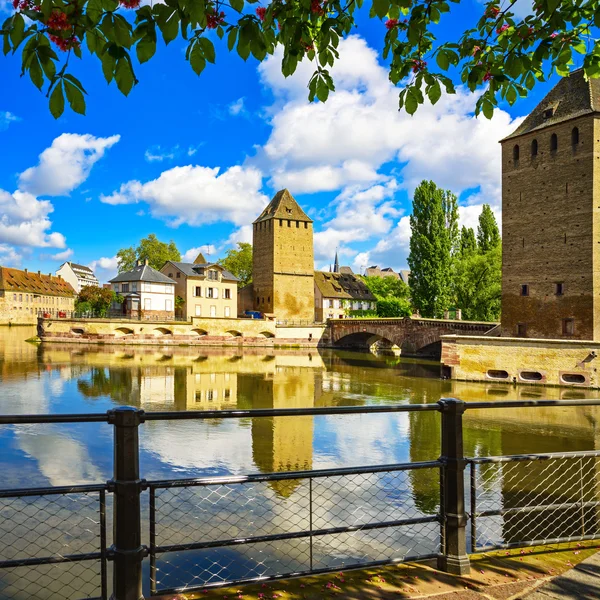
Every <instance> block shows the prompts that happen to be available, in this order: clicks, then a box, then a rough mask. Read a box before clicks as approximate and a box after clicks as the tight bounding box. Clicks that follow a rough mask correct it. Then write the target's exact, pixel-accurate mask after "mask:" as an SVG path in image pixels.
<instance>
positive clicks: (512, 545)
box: [474, 532, 600, 553]
mask: <svg viewBox="0 0 600 600" xmlns="http://www.w3.org/2000/svg"><path fill="white" fill-rule="evenodd" d="M597 539H600V532H599V533H597V534H595V535H577V536H574V537H557V538H550V539H547V540H531V541H523V542H509V543H501V544H489V545H487V546H476V548H475V550H474V552H476V553H479V552H488V551H490V550H501V549H503V548H504V549H506V550H508V549H509V548H529V547H530V546H547V545H549V544H566V543H567V542H585V541H586V540H597Z"/></svg>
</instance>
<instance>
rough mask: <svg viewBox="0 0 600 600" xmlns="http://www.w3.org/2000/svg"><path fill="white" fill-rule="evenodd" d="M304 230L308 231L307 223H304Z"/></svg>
mask: <svg viewBox="0 0 600 600" xmlns="http://www.w3.org/2000/svg"><path fill="white" fill-rule="evenodd" d="M304 229H308V222H307V221H304Z"/></svg>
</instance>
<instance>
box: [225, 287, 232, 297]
mask: <svg viewBox="0 0 600 600" xmlns="http://www.w3.org/2000/svg"><path fill="white" fill-rule="evenodd" d="M224 298H225V300H231V290H230V289H229V288H225V296H224Z"/></svg>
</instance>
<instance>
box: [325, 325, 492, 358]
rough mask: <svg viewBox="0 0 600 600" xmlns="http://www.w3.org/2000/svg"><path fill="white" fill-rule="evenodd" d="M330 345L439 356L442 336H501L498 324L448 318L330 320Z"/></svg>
mask: <svg viewBox="0 0 600 600" xmlns="http://www.w3.org/2000/svg"><path fill="white" fill-rule="evenodd" d="M328 324H329V332H330V336H331V338H330V339H331V344H332V345H333V346H334V347H336V348H355V349H361V350H368V349H370V348H371V347H373V346H374V345H375V344H376V345H377V346H378V347H380V348H388V349H395V348H396V347H397V348H399V349H400V351H401V352H402V354H408V355H430V356H437V357H439V355H440V350H441V343H440V338H441V336H443V335H452V334H455V335H488V336H497V335H500V328H499V327H498V323H483V322H477V321H455V320H445V319H415V318H412V317H404V318H399V319H330V320H329V322H328Z"/></svg>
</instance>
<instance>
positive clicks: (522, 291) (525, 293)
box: [521, 283, 529, 296]
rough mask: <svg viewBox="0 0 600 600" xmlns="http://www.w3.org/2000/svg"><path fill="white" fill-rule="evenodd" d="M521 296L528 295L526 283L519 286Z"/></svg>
mask: <svg viewBox="0 0 600 600" xmlns="http://www.w3.org/2000/svg"><path fill="white" fill-rule="evenodd" d="M521 296H529V286H528V285H527V284H526V283H524V284H523V285H522V286H521Z"/></svg>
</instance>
